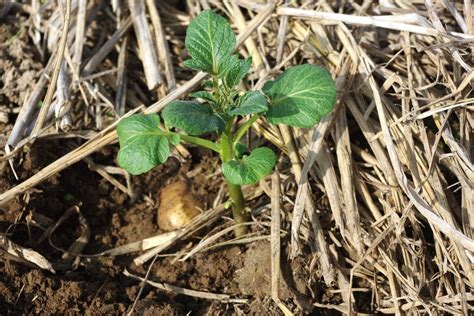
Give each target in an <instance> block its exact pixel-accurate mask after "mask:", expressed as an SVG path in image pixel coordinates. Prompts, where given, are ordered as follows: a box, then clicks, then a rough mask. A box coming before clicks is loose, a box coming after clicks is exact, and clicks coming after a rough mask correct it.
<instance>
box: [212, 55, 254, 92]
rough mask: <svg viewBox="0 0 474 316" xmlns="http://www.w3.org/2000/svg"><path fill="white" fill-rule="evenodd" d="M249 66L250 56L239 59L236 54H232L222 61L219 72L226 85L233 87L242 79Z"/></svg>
mask: <svg viewBox="0 0 474 316" xmlns="http://www.w3.org/2000/svg"><path fill="white" fill-rule="evenodd" d="M251 66H252V58H247V59H239V58H238V57H237V55H232V56H229V57H228V58H226V59H225V60H224V61H223V63H222V64H221V68H220V69H219V74H220V76H221V77H222V78H223V79H224V84H225V85H226V87H228V88H233V87H235V86H237V85H238V84H239V82H240V81H241V80H242V79H244V77H245V76H246V75H247V74H248V72H249V70H250V67H251Z"/></svg>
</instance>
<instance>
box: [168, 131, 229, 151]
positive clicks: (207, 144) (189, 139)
mask: <svg viewBox="0 0 474 316" xmlns="http://www.w3.org/2000/svg"><path fill="white" fill-rule="evenodd" d="M168 133H169V135H178V136H179V138H180V139H181V140H182V141H184V142H186V143H188V144H193V145H198V146H201V147H204V148H207V149H210V150H213V151H215V152H216V153H219V154H220V153H221V146H219V144H216V143H213V142H211V141H209V140H207V139H203V138H200V137H195V136H189V135H184V134H179V133H173V132H168Z"/></svg>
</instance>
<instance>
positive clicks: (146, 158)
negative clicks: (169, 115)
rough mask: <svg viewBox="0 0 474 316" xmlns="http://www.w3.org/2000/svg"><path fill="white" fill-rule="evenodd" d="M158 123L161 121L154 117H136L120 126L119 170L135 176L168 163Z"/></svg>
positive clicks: (164, 139) (167, 145)
mask: <svg viewBox="0 0 474 316" xmlns="http://www.w3.org/2000/svg"><path fill="white" fill-rule="evenodd" d="M159 123H160V118H159V116H158V115H156V114H151V115H143V114H135V115H132V116H129V117H127V118H124V119H123V120H121V121H120V122H119V124H118V125H117V134H118V137H119V143H120V151H119V153H118V156H117V160H118V163H119V165H120V166H121V167H122V168H124V169H125V170H127V171H128V172H130V173H131V174H133V175H138V174H142V173H145V172H147V171H149V170H150V169H152V168H154V167H156V166H157V165H159V164H161V163H164V162H165V161H166V159H168V156H169V155H170V149H169V142H168V138H167V137H166V136H164V135H163V131H162V130H161V129H160V128H159V127H158V126H159Z"/></svg>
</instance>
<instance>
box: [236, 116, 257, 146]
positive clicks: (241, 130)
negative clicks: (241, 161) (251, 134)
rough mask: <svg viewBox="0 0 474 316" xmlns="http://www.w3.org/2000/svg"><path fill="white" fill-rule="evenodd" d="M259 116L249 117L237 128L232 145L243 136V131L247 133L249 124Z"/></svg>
mask: <svg viewBox="0 0 474 316" xmlns="http://www.w3.org/2000/svg"><path fill="white" fill-rule="evenodd" d="M258 118H259V115H254V116H252V117H251V118H250V119H248V120H247V122H245V123H244V124H242V126H240V128H239V129H238V130H237V133H235V138H234V142H233V143H234V146H235V145H236V144H237V143H238V142H239V141H240V139H241V138H242V137H244V135H245V133H247V131H248V129H249V128H250V126H252V124H253V123H255V121H256V120H257V119H258Z"/></svg>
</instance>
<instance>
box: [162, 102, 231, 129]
mask: <svg viewBox="0 0 474 316" xmlns="http://www.w3.org/2000/svg"><path fill="white" fill-rule="evenodd" d="M162 115H163V119H164V120H165V122H166V124H167V125H168V126H173V127H177V128H179V129H182V130H183V131H184V132H185V133H186V134H189V135H202V134H205V133H209V132H215V131H221V130H223V129H224V125H225V122H224V121H223V120H222V118H221V117H219V116H217V115H215V114H214V112H213V111H212V108H211V107H210V106H209V105H207V104H201V103H197V102H191V101H173V102H171V103H170V104H168V105H167V106H166V107H165V109H164V110H163V114H162Z"/></svg>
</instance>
